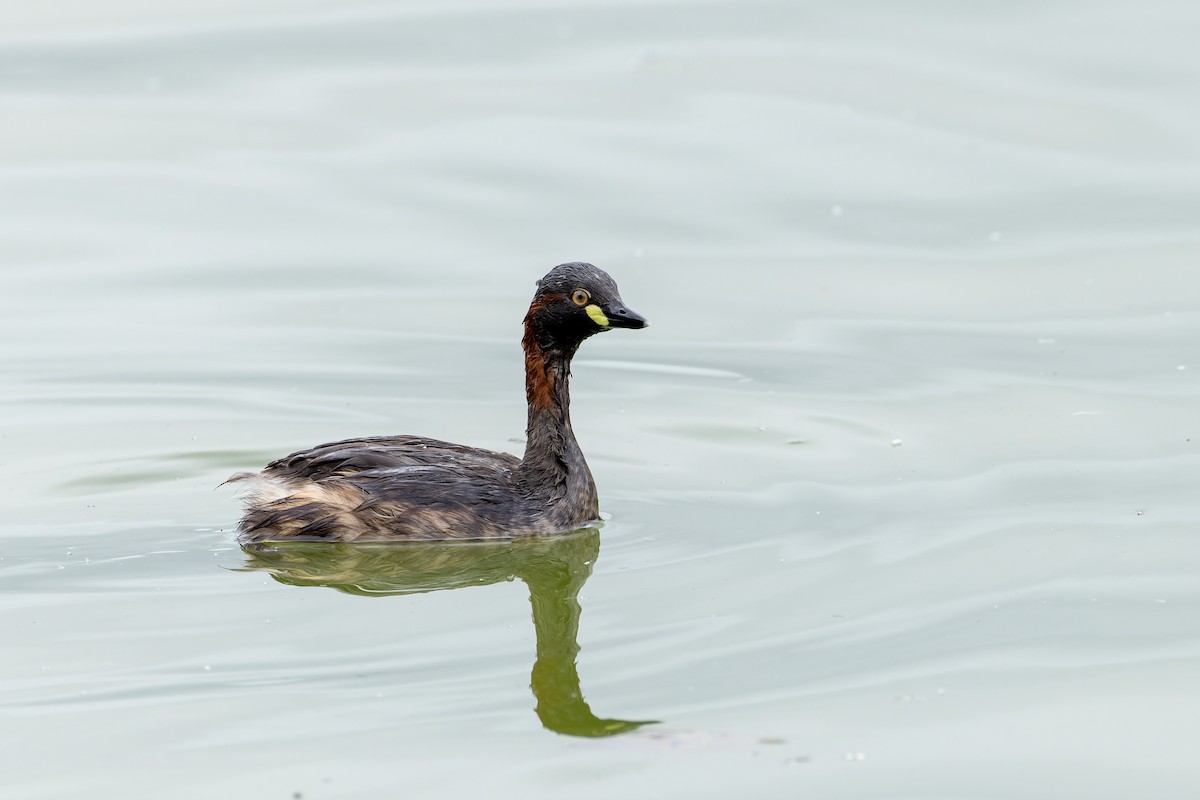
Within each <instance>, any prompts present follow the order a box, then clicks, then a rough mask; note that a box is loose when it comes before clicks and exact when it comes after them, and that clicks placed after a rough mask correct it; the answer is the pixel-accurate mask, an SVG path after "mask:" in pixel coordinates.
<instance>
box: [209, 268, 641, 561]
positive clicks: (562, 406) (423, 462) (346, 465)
mask: <svg viewBox="0 0 1200 800" xmlns="http://www.w3.org/2000/svg"><path fill="white" fill-rule="evenodd" d="M648 324H649V323H647V322H646V319H645V317H643V316H641V315H640V314H637V313H635V312H634V311H632V310H630V309H629V308H627V307H626V306H625V303H624V301H623V300H622V299H621V295H620V292H618V291H617V284H616V282H615V281H614V280H613V279H612V278H611V277H610V276H609V275H608V273H606V272H604V271H603V270H601V269H599V268H597V267H595V266H593V265H591V264H585V263H581V262H573V263H569V264H560V265H558V266H557V267H555V268H554V269H552V270H550V272H549V273H547V274H546V276H545V277H544V278H542V279H541V280H540V281H538V282H537V291H536V292H535V294H534V296H533V301H532V302H531V303H530V304H529V310H528V312H527V313H526V314H525V333H524V336H523V338H522V340H521V346H522V348H524V351H525V397H526V401H527V403H528V406H529V409H528V424H527V426H526V429H525V436H526V439H525V454H524V456H523V457H522V458H520V459H518V458H517V457H516V456H513V455H510V454H508V453H498V452H494V451H491V450H483V449H479V448H475V447H467V446H465V445H460V444H452V443H450V442H443V441H439V440H437V439H427V438H424V437H420V436H373V437H368V438H364V439H347V440H345V441H341V442H332V443H329V444H323V445H319V446H317V447H314V448H312V449H311V450H303V451H301V452H298V453H293V454H291V455H289V456H284V457H283V458H280V459H278V460H276V461H273V462H271V463H270V464H268V465H267V466H266V468H265V469H263V470H262V471H261V472H257V473H240V474H238V475H234V476H233V477H231V478H230V479H229V480H230V481H243V482H245V487H246V489H245V491H244V493H243V499H244V502H245V505H246V510H245V514H244V516H243V517H242V520H241V522H240V523H239V525H238V534H239V538H240V539H241V540H242V541H243V542H264V541H286V540H293V539H296V540H332V541H343V542H347V541H380V540H395V541H404V540H421V539H489V538H510V537H517V536H527V535H539V534H551V533H560V532H564V531H570V530H576V529H578V528H581V527H583V526H584V525H586V524H587V523H590V522H594V521H595V520H597V519H598V518H599V504H598V499H597V495H596V484H595V482H594V481H593V480H592V473H591V470H589V469H588V465H587V462H586V461H585V460H584V457H583V452H582V451H581V450H580V449H579V443H578V442H577V441H576V440H575V433H574V431H573V430H572V429H571V415H570V392H569V386H568V384H569V381H570V375H571V359H572V357H573V356H574V355H575V352H576V350H577V349H578V348H579V345H580V344H582V343H583V341H584V340H585V339H587V338H588V337H590V336H592V335H593V334H597V333H602V332H604V331H609V330H612V329H613V328H644V327H646V326H647V325H648Z"/></svg>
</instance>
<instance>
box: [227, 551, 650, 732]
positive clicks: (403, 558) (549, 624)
mask: <svg viewBox="0 0 1200 800" xmlns="http://www.w3.org/2000/svg"><path fill="white" fill-rule="evenodd" d="M242 549H243V550H244V551H245V553H246V557H247V562H246V567H247V568H249V569H257V570H263V571H264V572H268V573H270V575H271V576H272V577H273V578H275V580H277V581H280V582H282V583H288V584H292V585H294V586H328V587H330V588H333V589H337V590H339V591H342V592H348V593H350V594H356V595H363V596H385V595H398V594H416V593H419V592H432V591H437V590H439V589H460V588H463V587H467V586H484V585H487V584H490V583H498V582H500V581H509V580H512V579H513V578H520V579H521V580H522V581H524V582H525V584H526V585H527V586H528V587H529V599H530V602H531V604H532V606H533V625H534V629H535V630H536V632H537V660H536V661H535V662H534V664H533V675H532V679H531V684H532V688H533V694H534V697H535V698H537V715H538V718H539V719H540V720H541V721H542V724H543V725H545V726H546V727H547V728H549V729H550V730H552V731H556V732H558V733H564V734H569V735H571V736H612V735H613V734H618V733H624V732H626V731H630V730H633V729H634V728H638V727H640V726H642V725H646V724H649V723H650V721H640V722H639V721H632V720H623V719H601V718H600V717H597V716H596V715H595V714H593V713H592V709H591V708H590V707H589V706H588V704H587V701H586V700H584V698H583V692H582V691H581V690H580V688H579V672H578V670H577V668H576V664H575V657H576V655H577V654H578V653H579V644H578V637H579V613H580V607H579V600H578V596H579V590H580V588H582V586H583V584H584V583H585V582H586V581H587V579H588V576H590V575H591V574H592V564H593V563H595V561H596V557H597V556H598V555H599V553H600V532H599V531H598V530H596V529H595V528H586V529H584V530H581V531H577V532H575V533H572V534H569V535H566V536H561V537H555V538H547V539H529V540H521V541H505V542H409V543H403V544H396V543H389V544H346V543H328V542H288V543H286V544H261V545H260V544H256V545H246V546H243V548H242Z"/></svg>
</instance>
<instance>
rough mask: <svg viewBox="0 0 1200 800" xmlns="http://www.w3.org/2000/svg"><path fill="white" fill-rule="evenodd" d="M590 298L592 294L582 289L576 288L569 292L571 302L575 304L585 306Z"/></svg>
mask: <svg viewBox="0 0 1200 800" xmlns="http://www.w3.org/2000/svg"><path fill="white" fill-rule="evenodd" d="M591 299H592V296H591V295H590V294H588V293H587V292H585V291H584V290H583V289H576V290H575V291H574V292H572V293H571V302H572V303H574V304H575V305H577V306H586V305H587V304H588V301H589V300H591Z"/></svg>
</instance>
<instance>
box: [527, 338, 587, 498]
mask: <svg viewBox="0 0 1200 800" xmlns="http://www.w3.org/2000/svg"><path fill="white" fill-rule="evenodd" d="M521 345H522V347H524V349H525V397H526V400H527V401H528V403H529V417H528V424H527V425H526V428H525V456H524V458H522V459H521V468H520V469H521V477H522V482H523V483H524V484H525V486H526V488H527V490H528V491H529V492H530V493H531V494H537V495H541V494H548V495H549V496H548V497H547V498H546V500H547V502H549V503H553V504H562V505H564V506H567V507H570V510H572V513H571V516H572V519H571V520H570V522H578V521H586V520H590V519H595V515H596V510H595V506H596V499H595V498H596V489H595V484H594V483H593V482H592V475H591V472H590V471H589V470H588V466H587V462H586V461H585V460H584V458H583V452H582V451H581V450H580V449H579V443H578V442H577V441H576V440H575V433H574V431H573V430H572V429H571V411H570V405H571V392H570V378H571V358H572V357H573V356H574V355H575V350H576V348H577V346H578V345H574V344H573V345H569V346H563V345H561V344H559V343H557V342H555V341H553V340H551V339H549V338H547V337H546V336H545V335H544V334H543V333H542V331H541V330H539V328H538V326H537V324H536V322H535V321H533V320H531V319H526V321H525V337H524V339H522V341H521ZM581 515H582V517H581ZM576 517H580V518H579V519H576Z"/></svg>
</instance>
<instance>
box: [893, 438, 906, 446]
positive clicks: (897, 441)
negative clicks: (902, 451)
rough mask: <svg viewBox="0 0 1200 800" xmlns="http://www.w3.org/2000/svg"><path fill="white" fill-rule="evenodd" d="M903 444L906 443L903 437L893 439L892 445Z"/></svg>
mask: <svg viewBox="0 0 1200 800" xmlns="http://www.w3.org/2000/svg"><path fill="white" fill-rule="evenodd" d="M902 444H904V440H903V439H892V447H899V446H900V445H902Z"/></svg>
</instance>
